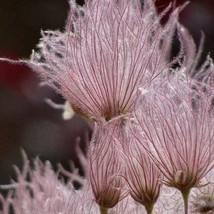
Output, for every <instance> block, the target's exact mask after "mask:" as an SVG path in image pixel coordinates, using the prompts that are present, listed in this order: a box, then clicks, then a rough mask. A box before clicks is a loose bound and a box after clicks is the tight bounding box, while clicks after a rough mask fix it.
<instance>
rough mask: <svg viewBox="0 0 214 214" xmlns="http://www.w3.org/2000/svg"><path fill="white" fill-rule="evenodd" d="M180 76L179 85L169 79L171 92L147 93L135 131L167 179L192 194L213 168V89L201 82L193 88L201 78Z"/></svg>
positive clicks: (185, 194)
mask: <svg viewBox="0 0 214 214" xmlns="http://www.w3.org/2000/svg"><path fill="white" fill-rule="evenodd" d="M179 76H180V75H178V77H177V81H178V80H179V79H180V80H179V81H180V82H177V83H176V84H175V85H170V80H169V79H168V81H169V82H167V84H168V89H169V91H168V94H166V93H165V91H163V92H164V93H161V90H159V92H157V91H156V92H155V93H154V94H153V95H152V94H151V93H150V94H148V96H147V95H144V98H145V99H143V101H144V108H143V109H142V108H141V109H140V110H139V112H137V113H136V123H137V125H136V126H135V128H134V129H133V130H132V134H134V136H135V137H136V139H137V141H138V143H139V144H140V145H142V147H143V148H144V149H146V150H147V151H148V153H149V155H150V156H151V157H152V159H153V160H154V162H155V163H156V165H157V166H158V167H159V169H160V170H161V172H162V173H163V174H164V176H165V178H164V181H163V182H164V183H165V184H166V185H168V186H170V187H175V188H177V189H178V190H180V191H181V193H182V194H183V196H184V197H188V194H189V191H190V189H191V188H193V187H197V186H200V181H201V179H202V178H203V177H204V176H205V175H206V173H207V172H209V171H210V170H211V169H212V168H213V161H214V155H213V153H214V144H213V141H214V129H213V123H214V111H213V106H212V103H211V101H210V94H213V93H211V92H210V91H211V89H212V88H209V87H206V89H207V90H208V89H209V90H210V91H205V92H204V91H203V89H204V88H203V87H199V86H198V87H197V88H196V89H197V90H196V89H192V88H191V87H192V86H194V85H197V81H195V80H193V79H192V80H190V79H188V78H187V79H186V82H185V79H181V78H179ZM173 78H174V77H173ZM182 78H183V77H182ZM194 82H196V83H194ZM173 83H175V81H174V82H173ZM198 84H199V83H198ZM199 85H200V84H199ZM170 88H171V89H170ZM170 90H171V91H172V92H170ZM138 126H139V127H138ZM136 127H137V130H136ZM138 132H139V134H138ZM186 210H187V208H186Z"/></svg>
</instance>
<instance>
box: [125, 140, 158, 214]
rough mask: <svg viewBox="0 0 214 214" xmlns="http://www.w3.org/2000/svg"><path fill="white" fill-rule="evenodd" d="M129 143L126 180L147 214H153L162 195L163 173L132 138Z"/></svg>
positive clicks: (126, 156) (126, 158)
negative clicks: (155, 205) (161, 180)
mask: <svg viewBox="0 0 214 214" xmlns="http://www.w3.org/2000/svg"><path fill="white" fill-rule="evenodd" d="M129 142H130V143H129V148H128V151H126V152H125V154H124V156H125V160H126V169H127V170H126V174H125V178H126V181H127V184H128V186H129V189H130V195H131V196H132V198H133V199H134V200H135V201H137V202H138V203H140V204H142V205H143V206H144V207H145V209H146V211H147V213H152V210H153V207H154V204H155V203H156V201H157V199H158V197H159V193H160V187H161V183H160V178H161V173H160V171H159V170H158V169H157V168H156V166H155V165H154V163H153V162H152V161H151V159H150V158H149V157H148V155H147V154H146V153H145V152H143V151H142V149H141V148H140V147H139V145H138V144H136V142H134V140H133V139H132V140H131V138H130V139H129Z"/></svg>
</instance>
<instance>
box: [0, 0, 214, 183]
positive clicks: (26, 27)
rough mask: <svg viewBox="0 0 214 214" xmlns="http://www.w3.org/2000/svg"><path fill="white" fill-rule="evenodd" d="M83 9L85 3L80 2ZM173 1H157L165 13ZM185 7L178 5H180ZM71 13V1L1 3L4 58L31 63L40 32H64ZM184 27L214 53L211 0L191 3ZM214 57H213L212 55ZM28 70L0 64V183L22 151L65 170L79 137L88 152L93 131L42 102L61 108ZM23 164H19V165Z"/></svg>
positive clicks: (1, 53) (0, 40) (56, 98)
mask: <svg viewBox="0 0 214 214" xmlns="http://www.w3.org/2000/svg"><path fill="white" fill-rule="evenodd" d="M78 3H79V4H83V1H78ZM168 3H169V0H157V5H158V8H159V10H160V11H161V10H162V9H163V8H165V7H166V5H167V4H168ZM182 3H184V1H183V0H177V5H179V4H182ZM68 10H69V6H68V2H67V0H45V1H44V0H7V1H6V0H1V1H0V57H8V58H12V59H19V58H28V57H29V56H30V54H31V51H32V49H34V48H35V46H36V44H37V43H38V41H39V38H40V31H41V29H43V30H47V29H51V30H56V29H60V30H62V29H63V27H64V24H65V20H66V17H67V12H68ZM180 21H181V23H183V24H184V25H185V26H186V27H187V28H188V29H189V30H190V32H191V34H192V35H193V37H194V39H195V40H196V44H198V43H199V39H200V35H201V32H200V30H202V31H203V32H204V34H205V35H206V40H205V48H204V53H208V52H212V50H214V42H213V38H214V27H213V21H214V7H213V1H212V0H204V1H201V0H191V1H190V4H189V5H188V6H187V7H186V8H185V9H184V10H183V12H182V13H181V16H180ZM211 56H212V57H214V54H213V53H211ZM39 84H40V80H39V79H38V78H37V76H36V75H35V74H34V72H32V71H31V70H30V69H29V68H27V67H26V66H22V65H15V64H8V63H6V62H4V63H3V62H1V63H0V183H1V184H3V183H8V182H9V179H10V177H11V176H12V175H13V170H12V167H11V166H12V164H17V165H21V155H20V148H23V149H24V150H25V151H26V153H27V154H28V155H29V157H31V156H36V155H38V154H39V155H40V157H41V158H42V159H49V160H50V161H52V162H53V163H58V162H61V163H63V164H64V165H66V164H67V163H68V160H69V159H74V160H76V161H77V159H76V156H75V144H76V143H77V138H78V137H80V138H81V139H82V140H81V146H82V148H84V142H85V138H87V135H88V134H89V133H90V130H89V127H88V126H87V124H86V123H85V122H84V121H83V119H81V118H80V117H79V116H74V117H73V118H72V119H71V120H67V121H64V120H63V119H62V111H60V110H56V109H53V108H51V107H50V106H49V105H48V104H47V103H46V102H45V101H44V100H45V99H46V98H50V99H51V100H53V101H54V102H56V103H63V102H64V101H63V99H62V98H61V96H59V95H57V94H56V93H55V92H54V91H53V90H52V89H50V88H48V87H46V86H39ZM19 162H20V163H19Z"/></svg>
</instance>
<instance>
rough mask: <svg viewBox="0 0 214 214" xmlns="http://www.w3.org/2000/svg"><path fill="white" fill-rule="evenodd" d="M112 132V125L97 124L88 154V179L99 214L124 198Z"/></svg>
mask: <svg viewBox="0 0 214 214" xmlns="http://www.w3.org/2000/svg"><path fill="white" fill-rule="evenodd" d="M114 131H115V125H114V124H113V125H112V124H110V125H109V124H99V127H97V128H96V129H95V133H94V138H93V139H92V142H91V145H90V149H89V153H88V158H89V172H88V177H89V181H90V184H91V188H92V190H93V193H94V197H95V200H96V202H97V204H98V205H99V206H100V209H101V213H102V210H107V209H109V208H112V207H114V206H115V205H116V204H117V203H118V202H119V201H120V200H122V199H123V198H124V197H125V196H126V195H125V192H124V186H125V185H124V181H123V180H122V178H121V176H120V175H121V173H123V168H124V166H123V163H122V161H121V160H120V154H119V152H118V148H117V147H116V144H115V139H114V137H113V135H114ZM103 212H104V211H103Z"/></svg>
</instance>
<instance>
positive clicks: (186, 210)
mask: <svg viewBox="0 0 214 214" xmlns="http://www.w3.org/2000/svg"><path fill="white" fill-rule="evenodd" d="M189 193H190V189H188V190H183V191H181V194H182V197H183V200H184V213H185V214H188V199H189Z"/></svg>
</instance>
